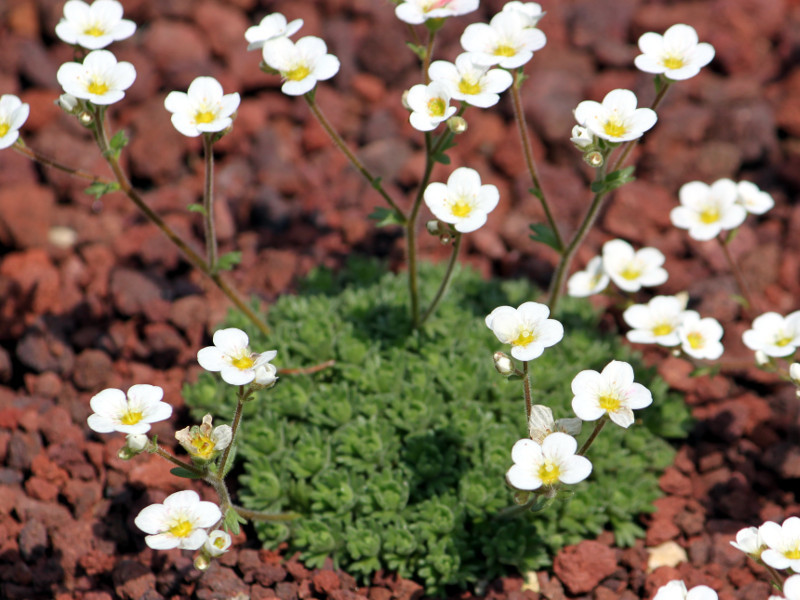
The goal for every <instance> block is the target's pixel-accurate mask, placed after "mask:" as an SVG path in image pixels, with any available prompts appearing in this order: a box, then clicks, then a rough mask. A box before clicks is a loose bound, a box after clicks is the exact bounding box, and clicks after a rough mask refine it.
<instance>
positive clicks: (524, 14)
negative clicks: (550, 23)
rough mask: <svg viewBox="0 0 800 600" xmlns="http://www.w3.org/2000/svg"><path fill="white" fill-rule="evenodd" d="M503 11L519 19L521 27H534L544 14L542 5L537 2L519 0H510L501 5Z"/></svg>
mask: <svg viewBox="0 0 800 600" xmlns="http://www.w3.org/2000/svg"><path fill="white" fill-rule="evenodd" d="M503 12H510V13H512V14H514V15H516V17H517V18H518V19H520V20H521V24H522V26H523V27H536V25H537V24H538V23H539V20H540V19H541V18H542V17H543V16H544V15H545V13H544V11H543V10H542V5H541V4H539V3H538V2H520V1H519V0H511V2H506V3H505V4H504V5H503Z"/></svg>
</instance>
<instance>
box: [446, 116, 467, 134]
mask: <svg viewBox="0 0 800 600" xmlns="http://www.w3.org/2000/svg"><path fill="white" fill-rule="evenodd" d="M447 127H449V128H450V131H452V132H453V133H455V134H456V135H458V134H459V133H464V132H465V131H466V130H467V120H466V119H465V118H464V117H459V116H458V115H455V116H453V117H450V118H449V119H447Z"/></svg>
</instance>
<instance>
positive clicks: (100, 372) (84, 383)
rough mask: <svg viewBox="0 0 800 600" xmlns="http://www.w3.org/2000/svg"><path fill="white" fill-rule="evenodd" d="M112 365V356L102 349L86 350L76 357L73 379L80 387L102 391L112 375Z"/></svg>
mask: <svg viewBox="0 0 800 600" xmlns="http://www.w3.org/2000/svg"><path fill="white" fill-rule="evenodd" d="M112 366H113V363H112V361H111V358H110V357H109V356H108V354H106V353H105V352H103V351H102V350H93V349H91V348H90V349H88V350H84V351H83V352H81V353H80V354H79V355H78V356H77V357H76V359H75V369H74V371H73V373H72V381H74V382H75V386H76V387H77V388H78V389H81V390H90V391H91V390H93V391H100V390H101V389H103V387H105V385H106V382H107V381H108V378H109V376H110V375H111V368H112Z"/></svg>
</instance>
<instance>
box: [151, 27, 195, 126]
mask: <svg viewBox="0 0 800 600" xmlns="http://www.w3.org/2000/svg"><path fill="white" fill-rule="evenodd" d="M144 49H145V51H146V52H147V53H148V54H149V55H150V57H151V59H152V60H153V61H154V62H155V65H156V68H158V69H159V70H160V71H161V72H162V73H165V74H166V75H167V77H169V79H170V81H171V82H172V84H173V86H174V87H173V89H178V90H186V89H187V88H188V87H189V84H190V83H191V82H192V80H193V79H194V78H195V77H196V76H197V74H198V73H208V72H209V68H208V67H209V48H208V46H207V45H206V43H205V41H204V40H203V36H202V35H201V34H200V32H199V31H198V30H197V28H195V27H193V26H191V25H189V24H187V23H182V22H178V21H167V20H159V21H156V22H154V23H152V24H151V25H150V27H149V28H148V31H147V32H146V34H145V36H144ZM162 113H164V115H165V116H167V117H168V115H166V111H162ZM169 127H170V129H171V128H172V127H171V125H169Z"/></svg>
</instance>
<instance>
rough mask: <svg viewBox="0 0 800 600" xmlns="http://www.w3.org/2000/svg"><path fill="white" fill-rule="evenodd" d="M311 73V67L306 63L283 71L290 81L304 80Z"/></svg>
mask: <svg viewBox="0 0 800 600" xmlns="http://www.w3.org/2000/svg"><path fill="white" fill-rule="evenodd" d="M310 74H311V69H309V68H308V67H307V66H306V65H297V66H296V67H295V68H294V69H289V70H288V71H284V72H283V76H284V77H285V78H286V79H288V80H289V81H303V79H305V78H306V77H308V76H309V75H310Z"/></svg>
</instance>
